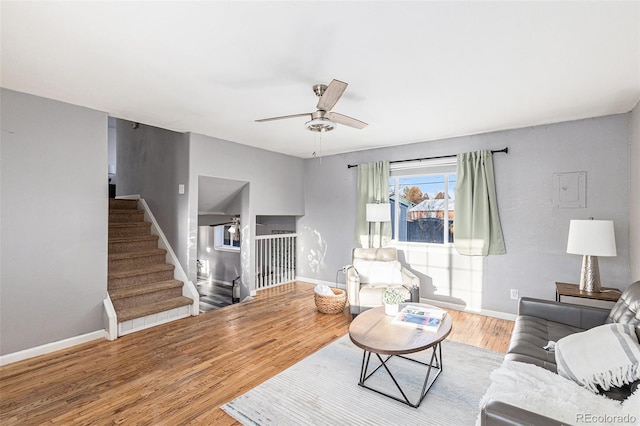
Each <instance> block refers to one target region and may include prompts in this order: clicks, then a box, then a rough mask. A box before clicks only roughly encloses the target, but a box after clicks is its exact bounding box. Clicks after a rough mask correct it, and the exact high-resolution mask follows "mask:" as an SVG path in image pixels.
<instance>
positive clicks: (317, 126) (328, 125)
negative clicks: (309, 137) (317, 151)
mask: <svg viewBox="0 0 640 426" xmlns="http://www.w3.org/2000/svg"><path fill="white" fill-rule="evenodd" d="M304 127H306V128H307V130H311V131H312V132H329V131H331V130H333V129H334V128H335V127H336V123H334V122H333V121H331V120H329V119H328V118H314V119H313V120H311V121H307V122H306V123H304Z"/></svg>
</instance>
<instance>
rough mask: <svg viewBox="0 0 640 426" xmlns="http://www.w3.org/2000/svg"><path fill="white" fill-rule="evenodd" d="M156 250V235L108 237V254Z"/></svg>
mask: <svg viewBox="0 0 640 426" xmlns="http://www.w3.org/2000/svg"><path fill="white" fill-rule="evenodd" d="M155 248H158V236H157V235H136V236H132V237H109V253H110V254H112V253H127V252H133V251H140V250H151V249H155Z"/></svg>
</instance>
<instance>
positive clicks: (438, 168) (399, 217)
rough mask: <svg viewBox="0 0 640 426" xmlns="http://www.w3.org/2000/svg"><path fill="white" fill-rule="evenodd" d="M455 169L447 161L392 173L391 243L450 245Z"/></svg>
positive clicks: (401, 168) (390, 199) (397, 169)
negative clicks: (393, 241) (394, 241)
mask: <svg viewBox="0 0 640 426" xmlns="http://www.w3.org/2000/svg"><path fill="white" fill-rule="evenodd" d="M454 161H455V160H454ZM455 168H456V166H455V162H453V163H452V162H451V160H447V163H443V162H442V161H441V162H439V163H437V164H433V165H431V166H429V165H426V166H425V165H424V163H423V164H419V165H417V166H415V165H414V166H407V165H403V166H401V167H397V168H392V169H391V177H390V179H389V202H390V203H391V224H392V239H393V240H396V241H406V242H417V243H432V244H444V243H445V242H446V243H453V234H454V232H453V228H454V226H453V222H454V213H455V187H456V173H455Z"/></svg>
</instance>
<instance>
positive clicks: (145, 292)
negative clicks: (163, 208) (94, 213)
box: [107, 198, 193, 335]
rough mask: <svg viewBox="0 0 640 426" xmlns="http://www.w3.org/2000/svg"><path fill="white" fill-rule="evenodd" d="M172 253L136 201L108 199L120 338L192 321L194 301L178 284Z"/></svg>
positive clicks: (112, 291)
mask: <svg viewBox="0 0 640 426" xmlns="http://www.w3.org/2000/svg"><path fill="white" fill-rule="evenodd" d="M166 254H167V251H166V250H164V249H161V248H158V236H157V235H152V234H151V223H150V222H145V220H144V211H143V210H139V209H138V206H137V200H121V199H113V198H111V199H109V267H108V287H107V288H108V291H109V297H110V298H111V302H112V303H113V307H114V309H115V311H116V315H117V319H118V329H119V331H118V335H123V334H128V333H129V332H133V331H137V330H139V329H143V328H147V327H149V326H152V325H155V324H159V323H162V322H166V321H167V320H171V319H177V318H182V317H185V316H188V315H189V312H190V311H189V307H190V306H191V304H192V303H193V300H192V299H190V298H188V297H185V296H183V290H182V287H183V285H184V283H183V282H182V281H178V280H175V279H174V273H173V271H174V269H175V267H174V265H171V264H169V263H167V262H166Z"/></svg>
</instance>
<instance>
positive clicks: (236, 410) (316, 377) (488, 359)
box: [221, 335, 503, 426]
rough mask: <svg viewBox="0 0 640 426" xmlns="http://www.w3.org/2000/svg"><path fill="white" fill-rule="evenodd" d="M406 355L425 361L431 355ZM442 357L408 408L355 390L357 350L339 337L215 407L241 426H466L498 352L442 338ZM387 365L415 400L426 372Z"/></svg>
mask: <svg viewBox="0 0 640 426" xmlns="http://www.w3.org/2000/svg"><path fill="white" fill-rule="evenodd" d="M410 356H411V358H414V359H418V360H421V361H424V362H428V359H427V357H430V356H431V350H428V351H425V352H421V353H419V354H412V355H410ZM442 358H443V363H442V364H443V370H442V373H441V374H440V376H439V377H438V378H437V380H436V381H435V383H434V384H433V386H432V387H431V389H430V390H429V393H428V394H427V396H426V398H425V399H424V400H423V401H422V404H421V405H420V407H418V408H412V407H410V406H407V405H405V404H402V403H400V402H398V401H395V400H393V399H391V398H387V397H386V396H383V395H380V394H378V393H376V392H373V391H371V390H369V389H365V388H362V387H360V386H358V379H359V375H360V366H361V362H362V350H361V349H360V348H358V347H357V346H355V345H354V344H353V343H352V342H351V340H350V339H349V336H348V335H346V336H343V337H341V338H340V339H338V340H337V341H335V342H333V343H331V344H330V345H328V346H325V347H324V348H322V349H320V350H319V351H317V352H315V353H314V354H312V355H310V356H309V357H307V358H305V359H303V360H302V361H300V362H298V363H297V364H295V365H293V366H292V367H290V368H288V369H287V370H285V371H283V372H282V373H280V374H278V375H276V376H274V377H272V378H271V379H269V380H267V381H266V382H264V383H262V384H260V385H258V386H257V387H255V388H253V389H251V390H250V391H248V392H246V393H245V394H243V395H241V396H239V397H238V398H236V399H234V400H233V401H231V402H229V403H228V404H225V405H223V406H222V407H221V408H222V409H223V410H224V411H225V412H226V413H227V414H229V415H230V416H232V417H233V418H234V419H236V420H237V421H238V422H240V423H242V424H243V425H447V426H448V425H454V424H455V425H473V424H475V421H476V417H477V415H478V412H479V408H478V403H479V401H480V399H481V398H482V395H483V394H484V393H485V391H486V390H487V388H488V387H489V383H490V379H489V375H490V374H491V372H492V371H493V370H494V369H496V368H498V367H499V366H500V364H501V363H502V359H503V355H502V354H499V353H496V352H492V351H489V350H485V349H480V348H477V347H474V346H469V345H464V344H461V343H456V342H450V341H444V342H443V343H442ZM392 361H393V365H392V371H393V372H394V375H395V376H396V379H397V380H398V382H400V383H401V385H402V386H403V387H404V388H405V391H406V393H407V395H408V396H409V399H410V400H411V401H412V402H415V400H417V398H418V395H419V393H420V387H421V386H422V383H423V381H424V377H425V374H426V367H424V366H422V365H419V364H415V363H412V362H409V361H406V360H403V359H400V358H398V359H395V358H394V359H392ZM372 362H373V357H372ZM376 365H377V364H376ZM378 373H380V374H378ZM378 373H376V375H375V376H373V377H372V378H371V380H372V381H371V382H370V381H367V384H368V385H371V386H373V387H381V388H382V389H384V391H385V392H389V391H392V390H393V389H394V388H395V387H394V385H393V382H392V381H391V379H390V377H389V376H388V375H387V373H386V372H385V371H384V369H380V370H379V371H378ZM374 377H375V380H373V379H374Z"/></svg>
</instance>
